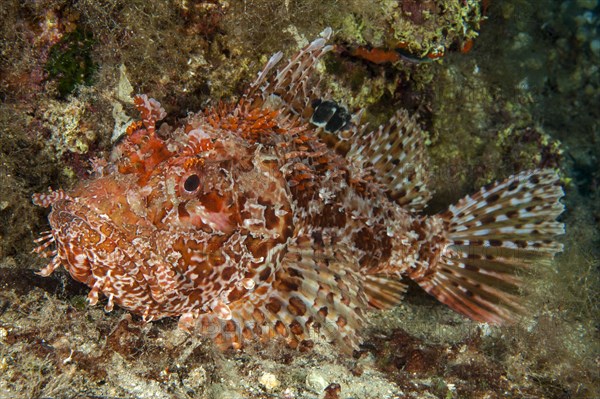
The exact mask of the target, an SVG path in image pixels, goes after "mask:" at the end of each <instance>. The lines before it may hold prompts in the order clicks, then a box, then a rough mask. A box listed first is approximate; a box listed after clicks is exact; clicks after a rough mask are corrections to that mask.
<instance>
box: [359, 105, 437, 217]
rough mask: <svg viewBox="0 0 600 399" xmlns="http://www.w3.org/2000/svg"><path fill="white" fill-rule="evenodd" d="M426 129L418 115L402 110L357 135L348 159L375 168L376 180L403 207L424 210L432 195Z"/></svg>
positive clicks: (364, 166)
mask: <svg viewBox="0 0 600 399" xmlns="http://www.w3.org/2000/svg"><path fill="white" fill-rule="evenodd" d="M423 136H424V132H423V131H422V130H421V128H420V126H419V124H418V122H417V120H416V117H415V116H414V115H413V116H411V115H409V114H408V111H406V110H404V109H401V110H398V111H397V112H396V114H395V115H394V117H392V118H391V119H390V121H389V122H388V123H387V124H385V125H382V126H379V128H378V129H377V130H375V131H373V132H371V133H368V134H366V135H362V137H357V138H356V139H355V143H353V144H352V147H351V149H350V152H349V153H348V158H349V159H352V160H354V161H355V162H356V163H358V164H359V165H362V166H363V168H368V167H372V168H374V169H375V171H376V173H375V175H376V177H377V179H378V180H379V181H380V182H381V183H382V184H384V185H385V187H387V189H388V192H389V195H390V196H391V197H392V198H393V199H394V200H395V201H396V202H397V203H398V204H400V205H401V206H403V207H405V208H409V209H411V210H413V211H421V210H423V208H425V206H426V205H427V202H428V201H429V199H430V197H431V193H430V191H429V190H428V189H427V185H426V182H427V173H426V172H425V169H424V168H423V165H425V164H426V163H427V162H426V156H425V145H424V143H423Z"/></svg>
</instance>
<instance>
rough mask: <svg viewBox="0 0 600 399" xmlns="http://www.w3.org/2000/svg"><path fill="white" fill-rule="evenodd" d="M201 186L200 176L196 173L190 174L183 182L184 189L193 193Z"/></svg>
mask: <svg viewBox="0 0 600 399" xmlns="http://www.w3.org/2000/svg"><path fill="white" fill-rule="evenodd" d="M199 186H200V177H198V175H196V174H192V175H189V176H188V177H187V178H186V179H185V182H183V189H184V190H185V191H186V192H188V193H193V192H194V191H196V190H197V189H198V187H199Z"/></svg>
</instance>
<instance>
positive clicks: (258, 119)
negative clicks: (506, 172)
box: [33, 29, 564, 348]
mask: <svg viewBox="0 0 600 399" xmlns="http://www.w3.org/2000/svg"><path fill="white" fill-rule="evenodd" d="M331 34H332V32H331V30H330V29H326V30H325V31H324V32H323V33H322V37H320V38H318V39H317V40H315V41H313V42H312V43H310V44H309V45H308V46H307V47H306V48H304V49H303V50H301V51H300V52H299V53H298V54H297V55H295V56H294V57H293V58H292V59H291V61H289V63H288V64H286V65H285V66H284V67H283V68H282V69H281V70H278V71H274V68H275V65H276V64H277V63H278V62H279V61H280V60H281V58H282V55H281V53H277V54H275V55H274V56H273V57H271V59H270V60H269V62H268V63H267V65H266V66H265V68H264V69H263V71H262V72H261V73H260V74H259V76H258V78H257V79H256V81H255V82H254V83H253V84H252V85H251V86H250V88H249V89H248V91H247V92H246V93H245V95H244V96H243V98H242V99H241V100H240V101H238V102H237V103H234V104H230V105H223V104H220V105H218V106H216V107H215V108H211V109H208V110H206V111H204V112H200V113H197V114H194V115H191V116H189V117H188V118H187V120H186V122H185V124H184V125H183V126H181V127H179V128H177V129H173V128H171V127H169V126H167V125H163V126H162V127H161V135H160V137H159V136H158V135H157V132H156V124H157V123H158V122H159V121H160V120H161V119H163V118H164V117H165V112H164V109H163V108H162V107H161V106H160V104H159V103H158V102H157V101H156V100H153V99H149V98H148V97H146V96H145V95H142V96H138V97H136V98H135V105H136V107H137V108H138V110H139V111H140V114H141V116H142V121H141V122H136V123H134V124H132V125H131V127H130V129H128V131H127V135H126V137H125V138H124V139H123V140H122V141H121V142H120V143H119V144H118V145H117V146H116V147H115V150H114V152H113V154H112V156H111V158H110V161H109V162H108V163H107V164H103V165H102V166H101V167H100V166H98V167H96V168H95V174H94V176H95V177H93V178H92V179H90V180H87V181H82V182H81V183H80V184H79V185H78V186H77V187H75V188H74V189H73V190H71V191H70V192H68V193H65V192H63V191H60V190H59V191H50V193H48V194H36V195H34V198H33V201H34V203H36V204H38V205H40V206H44V207H49V206H51V207H52V212H51V213H50V216H49V221H50V225H51V230H50V231H49V232H47V233H45V234H44V235H43V236H42V237H41V238H40V239H39V240H38V241H37V242H38V244H39V247H38V248H37V249H36V252H38V253H39V254H40V255H41V256H44V257H49V258H52V261H51V262H50V264H49V265H48V266H47V267H45V268H44V269H42V270H41V271H40V274H41V275H44V276H47V275H49V274H51V273H52V272H53V271H54V270H56V268H58V267H59V266H61V265H62V266H63V267H64V268H65V269H66V270H67V271H68V272H69V273H70V274H71V276H72V277H73V278H74V279H76V280H78V281H81V282H83V283H85V284H87V285H88V286H89V287H90V288H91V291H90V293H89V296H88V298H89V300H90V303H91V304H95V303H96V302H97V301H98V299H99V298H100V295H102V296H105V297H107V298H108V302H107V304H106V308H107V309H108V310H110V309H112V308H113V306H114V304H116V305H118V306H121V307H123V308H125V309H128V310H129V311H131V312H133V313H135V314H138V315H141V316H142V317H143V318H144V319H145V320H148V321H150V320H156V319H160V318H163V317H172V316H178V317H179V324H180V326H181V327H182V328H184V329H186V330H189V331H195V332H197V333H200V334H207V335H211V336H212V337H214V339H215V341H216V342H217V343H218V344H220V345H222V346H226V347H227V346H233V347H236V348H238V347H240V346H242V344H243V342H244V341H247V340H251V339H262V340H266V339H269V338H271V337H274V336H279V337H283V338H284V339H285V340H286V342H287V343H288V344H289V345H291V346H292V347H311V346H312V343H311V342H312V341H311V335H312V334H314V333H315V332H317V333H319V334H322V335H324V336H325V337H326V338H328V339H331V340H334V341H338V342H340V343H343V344H344V348H355V347H356V346H357V344H358V343H359V341H360V340H359V338H358V335H357V331H358V329H359V328H360V327H361V326H362V325H363V323H364V315H365V312H366V311H367V310H369V309H375V308H377V309H382V308H387V307H390V306H394V305H395V304H397V303H398V302H399V301H401V299H402V295H403V293H404V290H405V285H404V283H403V282H402V279H403V278H404V277H408V278H410V279H413V280H414V281H416V282H417V283H418V284H419V285H420V286H421V287H423V288H424V289H425V290H426V291H427V292H429V293H430V294H432V295H433V296H435V297H436V298H437V299H439V300H440V301H441V302H443V303H445V304H447V305H448V306H450V307H451V308H453V309H455V310H456V311H458V312H460V313H462V314H464V315H466V316H468V317H471V318H473V319H475V320H479V321H486V322H492V323H504V322H507V321H512V320H513V319H515V317H516V316H517V315H518V314H520V313H522V311H523V307H522V306H521V305H520V301H519V297H518V293H519V289H520V287H521V280H520V277H519V274H520V271H521V270H522V269H523V268H526V267H528V266H529V265H531V264H537V263H541V262H543V261H547V260H549V259H551V258H552V256H553V255H554V254H555V253H556V252H559V251H561V249H562V246H561V245H560V244H558V243H556V242H555V241H554V238H553V237H554V236H555V235H557V234H562V233H563V232H564V227H563V225H562V224H561V223H559V222H557V221H555V219H556V217H557V216H558V215H560V213H561V212H562V210H563V207H562V205H561V204H560V202H559V199H560V198H561V197H562V195H563V191H562V189H561V187H560V186H559V182H558V177H557V175H556V173H555V172H554V171H551V170H532V171H526V172H522V173H519V174H517V175H515V176H512V177H510V178H508V179H507V180H505V181H503V182H499V183H495V184H493V185H490V186H489V187H485V188H483V189H481V191H480V192H478V193H477V194H475V195H473V196H470V197H466V198H464V199H463V200H461V201H459V203H458V204H457V205H456V206H452V207H450V208H449V210H448V211H447V212H445V213H443V214H440V215H435V216H425V215H423V214H421V211H422V210H423V208H424V207H425V206H426V204H427V201H428V199H429V198H430V196H431V195H430V192H429V190H428V189H427V187H426V176H427V174H426V172H425V170H424V165H426V164H427V160H426V156H425V152H424V145H423V134H422V131H421V129H420V128H419V125H418V124H417V123H416V121H415V117H414V116H410V115H409V114H408V113H407V112H406V111H404V110H400V111H398V112H397V113H396V116H395V117H394V118H393V119H392V120H391V121H390V122H389V123H388V124H387V125H385V126H381V127H380V128H379V129H376V130H375V131H373V132H368V131H367V130H366V127H365V126H361V125H359V123H358V122H357V120H356V119H358V118H352V119H351V121H346V123H343V124H341V125H340V126H341V128H340V129H343V130H344V131H338V132H330V131H324V130H323V129H322V128H319V127H315V126H313V125H310V124H309V123H308V122H309V120H310V117H311V112H310V110H311V104H318V103H319V101H316V100H319V99H321V96H320V95H319V94H320V93H319V92H318V90H317V87H318V85H317V84H316V80H317V79H316V78H315V73H314V67H315V64H316V63H317V62H318V60H319V59H320V58H321V57H322V56H323V55H324V54H325V53H327V52H328V51H330V50H331V46H329V45H327V40H328V39H329V38H330V36H331ZM342 141H347V143H346V144H349V145H345V146H338V144H340V143H341V142H342ZM342 147H344V148H346V150H345V151H343V152H342V151H341V150H339V148H342ZM347 148H349V150H347ZM98 165H100V164H98ZM52 244H55V246H56V248H55V249H50V248H51V246H52Z"/></svg>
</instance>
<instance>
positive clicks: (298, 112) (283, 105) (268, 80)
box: [244, 28, 333, 122]
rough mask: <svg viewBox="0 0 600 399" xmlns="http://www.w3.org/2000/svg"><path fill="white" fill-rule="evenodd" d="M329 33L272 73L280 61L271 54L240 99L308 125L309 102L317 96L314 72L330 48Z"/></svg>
mask: <svg viewBox="0 0 600 399" xmlns="http://www.w3.org/2000/svg"><path fill="white" fill-rule="evenodd" d="M332 34H333V31H332V30H331V28H326V29H325V30H324V31H323V32H321V37H319V38H318V39H316V40H313V41H312V42H311V43H310V44H308V45H307V46H306V47H304V48H303V49H302V50H300V52H298V53H297V54H296V55H295V56H294V57H293V58H292V59H290V60H289V61H288V63H287V64H286V65H285V66H284V67H283V68H282V69H280V70H277V71H276V72H275V73H273V72H272V70H273V68H275V66H276V65H277V64H278V63H279V61H281V59H282V58H283V53H281V52H278V53H275V54H273V55H272V56H271V58H270V59H269V61H268V62H267V64H266V65H265V67H264V68H263V70H262V71H261V72H260V73H259V74H258V77H257V78H256V80H255V81H254V82H253V83H252V84H251V85H250V87H249V88H248V91H247V92H246V94H245V95H244V97H245V98H246V99H247V100H250V101H251V102H252V103H254V104H257V105H258V106H261V107H265V106H267V107H270V108H272V109H280V110H281V112H282V114H283V115H284V116H285V115H286V114H288V115H289V116H299V117H301V118H302V119H303V121H304V122H308V120H309V119H310V117H311V116H312V111H313V108H312V106H311V103H312V101H314V100H316V99H318V98H319V97H320V92H319V89H318V86H319V79H318V75H317V74H316V73H315V71H314V69H315V67H316V64H317V62H318V61H319V59H320V58H321V57H323V55H324V54H326V53H327V52H329V51H331V50H332V49H333V46H331V45H328V44H327V41H328V40H329V39H330V38H331V36H332Z"/></svg>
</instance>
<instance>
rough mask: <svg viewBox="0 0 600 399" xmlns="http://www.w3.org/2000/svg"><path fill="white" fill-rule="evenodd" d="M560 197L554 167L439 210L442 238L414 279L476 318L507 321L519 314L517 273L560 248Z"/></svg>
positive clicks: (523, 175)
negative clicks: (431, 261)
mask: <svg viewBox="0 0 600 399" xmlns="http://www.w3.org/2000/svg"><path fill="white" fill-rule="evenodd" d="M563 195H564V192H563V190H562V188H561V186H560V184H559V179H558V175H557V174H556V172H555V171H553V170H532V171H526V172H522V173H519V174H517V175H515V176H512V177H510V178H508V179H506V180H504V181H502V182H499V183H494V184H492V185H490V186H488V187H485V188H483V189H481V190H480V191H479V192H478V193H476V194H475V195H473V196H467V197H465V198H463V199H462V200H460V201H459V202H458V203H457V204H456V205H454V206H451V207H450V208H449V209H448V211H447V212H445V213H444V214H442V215H441V217H442V219H443V220H444V222H445V224H446V226H447V233H446V234H447V240H448V242H447V245H446V247H445V249H444V250H443V251H442V253H441V255H440V257H439V260H438V263H437V265H435V266H433V267H432V269H431V270H430V271H429V272H428V273H426V274H425V275H424V276H421V277H419V278H416V279H415V281H416V282H417V283H418V284H419V285H420V286H421V287H422V288H424V289H425V290H426V291H427V292H428V293H430V294H431V295H433V296H434V297H436V298H437V299H438V300H439V301H441V302H443V303H444V304H446V305H448V306H449V307H450V308H452V309H454V310H455V311H457V312H459V313H462V314H464V315H466V316H468V317H470V318H472V319H474V320H477V321H482V322H490V323H494V324H502V323H506V322H510V321H513V320H514V319H515V318H516V317H517V316H518V315H519V314H521V313H523V311H524V307H523V305H522V304H521V298H520V297H519V296H518V294H519V292H520V290H521V277H520V275H521V274H522V273H523V271H526V270H527V269H528V268H529V266H530V265H532V264H533V263H536V264H539V263H540V262H541V263H544V262H549V261H550V260H551V259H552V257H553V256H554V255H555V254H556V253H557V252H560V251H562V248H563V247H562V244H560V243H558V242H556V241H555V240H554V236H556V235H560V234H564V231H565V230H564V225H563V223H561V222H558V221H556V220H555V219H556V218H557V217H558V216H559V215H560V214H561V213H562V211H563V208H564V207H563V204H561V203H560V202H559V200H560V198H561V197H562V196H563Z"/></svg>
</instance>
